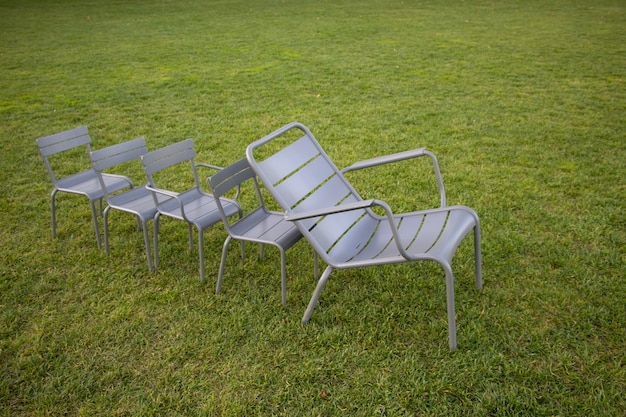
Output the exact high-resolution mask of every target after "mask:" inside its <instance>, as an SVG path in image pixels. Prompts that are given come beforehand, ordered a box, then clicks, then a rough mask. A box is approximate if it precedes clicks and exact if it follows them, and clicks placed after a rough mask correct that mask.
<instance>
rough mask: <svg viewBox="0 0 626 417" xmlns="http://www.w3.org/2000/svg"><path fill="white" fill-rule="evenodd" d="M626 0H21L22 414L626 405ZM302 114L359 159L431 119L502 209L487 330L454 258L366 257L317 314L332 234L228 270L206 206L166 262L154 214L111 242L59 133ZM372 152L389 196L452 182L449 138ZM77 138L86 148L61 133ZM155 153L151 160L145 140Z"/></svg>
mask: <svg viewBox="0 0 626 417" xmlns="http://www.w3.org/2000/svg"><path fill="white" fill-rule="evenodd" d="M625 23H626V8H625V7H624V6H623V5H622V4H620V3H619V2H615V1H611V0H603V1H600V2H589V1H584V0H567V1H562V2H558V3H546V2H539V1H524V2H502V1H476V2H458V1H441V2H430V1H414V2H406V1H404V2H402V1H378V0H362V1H358V0H348V1H342V2H330V1H322V0H316V1H309V2H295V1H288V0H287V1H262V2H247V1H241V0H232V1H224V2H218V1H209V2H200V1H195V0H185V1H177V2H168V1H161V2H152V3H150V2H148V3H147V2H139V1H124V2H97V1H96V2H74V1H65V2H38V1H34V0H32V1H31V0H29V1H21V2H16V1H0V33H1V35H2V36H0V58H1V59H0V85H1V86H2V95H1V96H0V122H1V124H2V133H0V146H1V148H0V149H1V151H2V152H1V153H0V169H1V172H2V177H1V178H2V180H3V181H2V182H3V187H1V188H0V212H1V213H2V216H1V217H0V239H1V241H2V251H0V375H1V377H0V410H1V413H2V414H3V415H59V414H69V415H163V414H167V415H268V414H274V415H335V414H339V413H348V414H350V415H367V416H369V415H480V416H483V415H620V414H621V413H623V410H624V409H626V402H625V401H624V396H623V393H624V392H625V391H626V386H625V383H624V381H625V380H626V373H625V371H624V360H625V356H624V349H623V346H624V342H625V336H626V334H625V322H624V317H626V311H625V310H626V309H625V304H624V299H625V298H626V290H625V288H626V285H625V282H624V272H623V271H624V270H625V269H626V268H625V267H626V265H625V264H626V251H625V248H626V236H625V230H626V223H625V221H624V219H625V215H624V206H625V201H626V189H625V186H624V177H625V175H626V168H625V165H624V160H625V159H626V145H625V144H626V142H624V137H625V134H626V126H625V123H626V122H625V121H626V87H625V86H624V79H625V77H626V74H625V70H624V68H626V65H625V64H626V62H625V59H624V56H626V55H625V52H626V50H625V47H624V45H626V39H625V32H624V30H623V28H624V24H625ZM293 120H297V121H300V122H303V123H305V124H306V125H307V126H309V127H310V128H311V129H312V131H313V132H314V134H316V135H317V136H318V139H319V140H320V142H321V143H322V145H323V146H324V148H325V149H326V150H327V152H328V153H329V154H330V156H331V157H332V158H333V160H334V161H336V162H337V164H338V165H339V166H345V165H348V164H349V163H351V162H353V161H356V160H358V159H362V158H369V157H372V156H376V155H380V154H383V153H388V152H394V151H400V150H405V149H407V148H414V147H422V146H425V147H427V148H428V149H430V150H432V151H433V152H435V153H436V154H437V156H438V158H439V162H440V165H441V169H442V171H443V175H444V180H445V183H446V189H447V194H448V202H449V204H466V205H469V206H471V207H473V208H474V209H476V211H477V212H478V213H479V215H480V216H481V221H482V231H483V257H484V275H485V285H484V290H483V291H481V292H476V291H475V290H474V289H473V261H472V248H471V243H470V242H469V240H468V242H465V243H463V244H462V246H461V247H460V249H459V251H458V253H457V256H456V258H455V260H454V264H453V267H454V270H455V274H456V278H457V283H456V290H457V291H456V294H457V296H456V303H457V315H458V338H459V350H458V351H457V352H455V353H454V354H451V353H450V352H449V351H448V349H447V339H446V337H447V334H446V317H445V316H446V315H445V288H444V287H445V285H444V282H443V280H442V279H441V278H442V276H443V274H442V271H441V270H440V269H439V268H437V267H436V265H432V264H428V263H420V264H415V265H401V266H393V267H383V268H371V269H366V270H350V271H340V272H336V273H335V274H334V275H333V278H332V279H331V281H330V282H329V284H328V285H327V287H326V289H325V291H324V293H323V295H322V297H321V300H320V305H319V306H318V307H317V309H316V311H315V314H314V315H313V318H312V320H311V322H310V323H309V324H308V325H302V324H301V323H300V317H301V314H302V313H303V311H304V308H305V307H306V304H307V302H308V299H309V297H310V294H311V291H312V290H313V288H314V284H315V282H314V280H313V277H312V260H311V256H310V249H309V248H308V247H307V245H306V243H305V242H300V243H298V245H297V246H296V247H294V248H293V249H291V251H290V252H289V254H288V275H289V283H288V305H287V306H286V307H282V306H281V305H280V283H279V279H278V276H279V263H278V254H277V253H276V252H274V251H272V249H271V248H268V250H267V253H266V257H265V258H264V259H263V260H259V259H257V257H256V256H254V252H253V250H255V249H256V248H252V247H250V248H249V249H248V250H249V256H248V258H247V259H246V260H245V261H242V260H240V258H239V257H238V254H237V251H236V248H235V247H234V245H233V248H231V249H232V251H231V253H230V254H229V258H228V265H227V270H226V276H225V280H224V286H223V290H222V293H220V294H219V295H215V294H214V287H213V285H214V277H215V276H216V274H217V267H218V265H219V251H220V250H221V245H222V242H223V239H224V238H225V235H224V231H223V229H222V228H221V227H215V228H213V229H212V230H210V231H209V232H207V239H206V258H207V259H206V262H207V278H208V282H207V283H206V284H201V283H200V282H199V280H198V271H197V269H198V268H197V254H196V253H195V252H190V251H189V250H188V246H187V240H186V228H185V227H184V226H182V225H180V224H178V223H175V222H168V221H164V222H163V229H162V230H163V232H164V233H163V235H162V237H161V246H160V255H161V265H160V269H159V270H158V271H155V272H154V273H149V272H148V271H147V268H146V266H145V259H144V251H143V242H142V239H141V237H140V234H139V233H138V232H137V229H136V223H135V222H134V220H133V219H132V218H131V217H130V216H124V215H115V214H113V215H112V221H111V255H110V256H109V257H107V256H105V255H104V253H103V252H102V251H99V250H98V249H97V248H96V245H95V242H94V239H93V233H92V230H91V220H90V215H89V211H88V209H87V207H86V204H84V201H82V200H80V199H79V198H75V197H69V196H60V197H59V207H58V216H59V217H58V222H59V224H58V238H57V239H52V238H51V237H50V220H49V192H50V185H49V180H48V178H47V176H46V173H45V170H44V167H43V164H42V163H41V160H40V157H39V156H38V155H37V150H36V145H35V142H34V139H35V138H37V137H40V136H44V135H48V134H51V133H54V132H57V131H61V130H66V129H70V128H73V127H76V126H78V125H87V126H88V127H89V129H90V132H91V134H92V138H93V147H94V148H101V147H104V146H108V145H111V144H113V143H117V142H120V141H123V140H127V139H131V138H134V137H137V136H145V137H146V139H147V142H148V146H149V148H150V149H156V148H158V147H160V146H163V145H165V144H169V143H172V142H174V141H177V140H181V139H184V138H186V137H193V138H194V140H195V143H196V147H197V149H198V152H199V158H198V160H199V161H206V162H211V163H215V164H220V165H225V164H228V163H229V162H232V161H234V160H236V159H238V158H240V157H241V156H243V152H244V149H245V147H246V145H247V144H248V143H250V142H251V141H253V140H255V139H257V138H259V137H262V136H264V135H265V134H267V133H269V132H271V131H272V130H274V129H275V128H277V127H279V126H281V125H283V124H285V123H287V122H290V121H293ZM421 162H422V161H419V162H411V163H408V164H402V165H398V166H394V167H386V168H383V169H381V170H374V171H371V172H370V173H362V172H359V173H354V174H351V175H352V176H351V179H353V181H354V184H355V186H356V187H357V188H358V189H359V190H362V192H363V194H364V195H366V196H374V195H376V196H383V197H384V198H386V199H388V200H389V201H390V202H391V203H392V205H393V206H394V207H398V208H399V209H402V210H409V209H412V208H414V207H429V206H432V205H435V204H437V201H438V200H437V198H438V196H437V195H436V193H435V192H434V188H433V184H432V182H431V178H432V177H430V167H429V166H428V165H427V164H421ZM61 163H62V164H63V163H64V164H67V165H68V166H69V165H71V164H73V163H74V162H72V161H71V160H70V159H66V160H65V161H61ZM134 169H136V171H135V172H132V173H133V174H134V175H136V176H137V177H141V172H139V169H138V168H134Z"/></svg>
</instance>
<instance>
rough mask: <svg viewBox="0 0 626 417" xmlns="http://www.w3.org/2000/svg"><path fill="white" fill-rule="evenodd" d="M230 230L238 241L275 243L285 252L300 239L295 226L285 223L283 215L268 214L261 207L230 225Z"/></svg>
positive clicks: (291, 223)
mask: <svg viewBox="0 0 626 417" xmlns="http://www.w3.org/2000/svg"><path fill="white" fill-rule="evenodd" d="M230 230H231V232H232V234H233V237H236V238H238V239H243V240H250V241H255V242H263V241H264V242H266V243H277V244H279V245H280V246H281V247H282V248H283V249H285V250H287V249H289V248H290V247H292V246H293V245H294V244H295V243H296V242H297V241H298V240H300V238H301V237H302V235H301V234H300V231H299V230H298V228H297V226H296V225H295V224H294V223H293V222H287V221H285V216H284V215H282V214H280V213H272V212H268V211H266V210H264V209H263V208H262V207H259V208H258V209H256V210H254V211H253V212H251V213H250V214H248V215H247V216H245V217H244V218H242V219H241V220H239V221H238V222H237V223H235V224H234V225H232V226H231V229H230Z"/></svg>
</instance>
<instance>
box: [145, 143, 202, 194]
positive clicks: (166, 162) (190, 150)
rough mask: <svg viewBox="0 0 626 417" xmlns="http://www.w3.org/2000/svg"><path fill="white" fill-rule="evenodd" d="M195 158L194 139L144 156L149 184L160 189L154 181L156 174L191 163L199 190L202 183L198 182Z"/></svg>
mask: <svg viewBox="0 0 626 417" xmlns="http://www.w3.org/2000/svg"><path fill="white" fill-rule="evenodd" d="M195 157H196V150H195V149H194V146H193V139H185V140H183V141H180V142H176V143H173V144H171V145H168V146H165V147H163V148H160V149H157V150H155V151H152V152H149V153H147V154H145V155H142V156H141V161H142V163H143V167H144V171H145V173H146V177H147V179H148V184H149V185H151V186H153V187H158V186H157V184H155V181H154V174H156V173H158V172H160V171H164V170H166V169H168V168H171V167H173V166H174V165H177V164H181V163H189V164H190V165H191V170H192V173H193V177H194V181H195V188H198V189H199V188H200V181H199V180H198V172H197V170H196V165H195V162H194V158H195Z"/></svg>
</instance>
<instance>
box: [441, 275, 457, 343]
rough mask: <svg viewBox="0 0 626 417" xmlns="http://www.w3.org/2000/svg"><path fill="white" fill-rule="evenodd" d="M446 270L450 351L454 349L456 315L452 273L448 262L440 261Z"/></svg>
mask: <svg viewBox="0 0 626 417" xmlns="http://www.w3.org/2000/svg"><path fill="white" fill-rule="evenodd" d="M441 266H443V269H444V270H445V271H446V304H447V307H448V340H449V343H450V351H451V352H454V351H455V350H456V317H455V311H454V275H453V274H452V268H451V266H450V264H447V263H441Z"/></svg>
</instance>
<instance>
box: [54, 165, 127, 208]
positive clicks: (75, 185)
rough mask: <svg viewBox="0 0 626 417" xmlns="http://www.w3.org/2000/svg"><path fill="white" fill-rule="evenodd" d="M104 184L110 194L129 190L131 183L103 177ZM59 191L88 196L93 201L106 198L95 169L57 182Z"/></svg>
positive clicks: (113, 176)
mask: <svg viewBox="0 0 626 417" xmlns="http://www.w3.org/2000/svg"><path fill="white" fill-rule="evenodd" d="M102 177H103V179H104V183H105V185H106V187H107V190H109V192H110V193H113V192H116V191H119V190H122V189H124V188H127V187H128V185H129V181H128V179H127V178H122V177H117V176H115V175H106V174H105V175H103V176H102ZM56 185H57V187H56V188H57V189H58V190H59V191H64V192H68V193H75V194H82V195H85V196H87V197H88V198H89V199H90V200H91V201H93V200H97V199H100V198H102V197H103V196H104V193H103V192H102V187H100V183H99V182H98V177H97V176H96V172H95V171H94V170H93V169H88V170H86V171H82V172H79V173H77V174H73V175H70V176H68V177H65V178H62V179H60V180H58V181H57V184H56Z"/></svg>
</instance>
